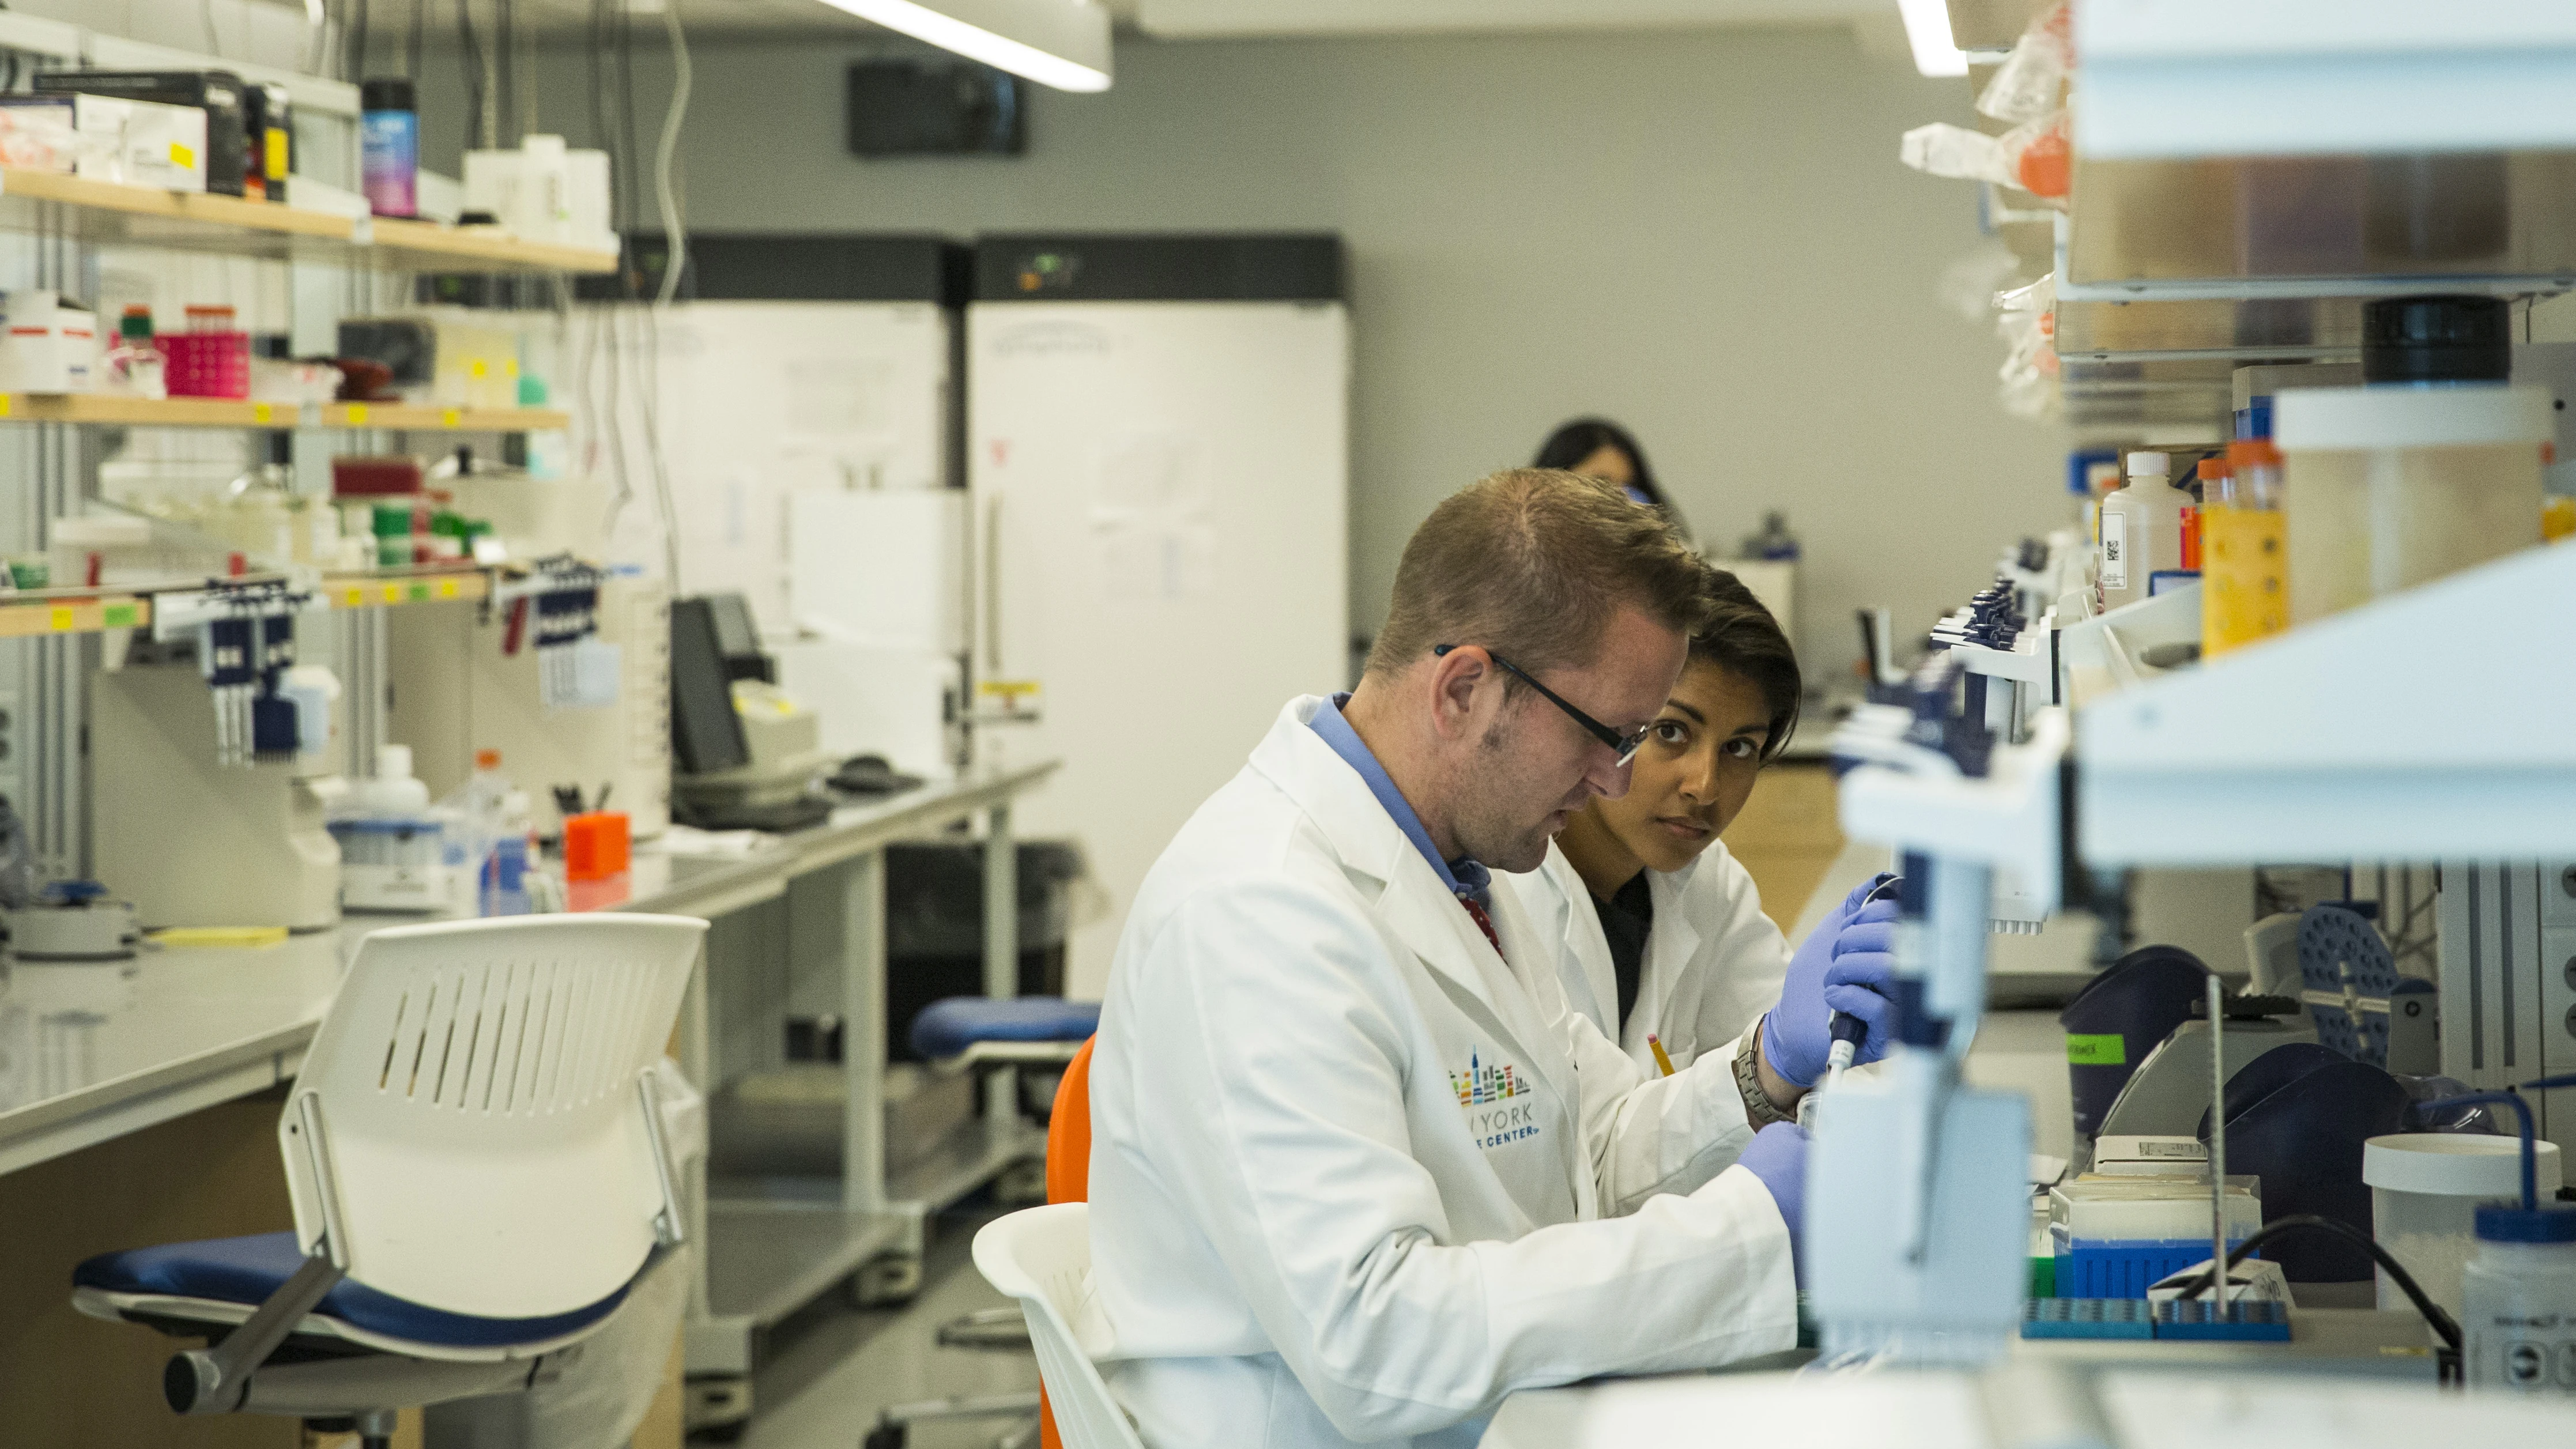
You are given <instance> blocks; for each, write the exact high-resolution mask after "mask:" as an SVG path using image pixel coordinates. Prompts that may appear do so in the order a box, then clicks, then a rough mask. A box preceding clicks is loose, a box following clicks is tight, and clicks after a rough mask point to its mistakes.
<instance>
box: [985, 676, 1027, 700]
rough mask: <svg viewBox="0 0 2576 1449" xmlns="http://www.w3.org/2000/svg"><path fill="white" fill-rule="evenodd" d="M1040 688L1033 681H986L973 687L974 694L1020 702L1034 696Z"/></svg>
mask: <svg viewBox="0 0 2576 1449" xmlns="http://www.w3.org/2000/svg"><path fill="white" fill-rule="evenodd" d="M1040 687H1041V686H1040V685H1039V684H1038V682H1037V681H1036V680H1034V679H987V680H983V681H981V682H980V683H978V684H977V685H976V686H975V692H976V693H978V694H986V695H992V696H994V697H995V698H999V699H1008V700H1020V699H1026V698H1029V697H1030V696H1032V695H1035V694H1036V693H1037V692H1038V690H1039V688H1040Z"/></svg>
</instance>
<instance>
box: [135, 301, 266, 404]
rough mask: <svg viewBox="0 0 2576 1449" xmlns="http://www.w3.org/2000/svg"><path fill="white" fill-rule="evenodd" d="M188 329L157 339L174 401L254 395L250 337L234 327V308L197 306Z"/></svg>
mask: <svg viewBox="0 0 2576 1449" xmlns="http://www.w3.org/2000/svg"><path fill="white" fill-rule="evenodd" d="M187 317H188V326H187V330H186V331H184V332H173V333H170V334H168V335H166V336H163V337H160V338H157V339H155V345H156V346H158V347H159V348H160V350H161V355H162V366H163V382H164V385H165V386H166V387H167V388H168V389H169V393H170V396H172V397H214V398H246V397H249V396H250V334H249V333H247V332H244V331H242V330H241V329H240V328H239V327H238V326H236V325H235V324H234V317H233V309H232V308H230V307H227V306H223V305H221V304H218V303H198V304H192V305H190V306H189V308H188V309H187Z"/></svg>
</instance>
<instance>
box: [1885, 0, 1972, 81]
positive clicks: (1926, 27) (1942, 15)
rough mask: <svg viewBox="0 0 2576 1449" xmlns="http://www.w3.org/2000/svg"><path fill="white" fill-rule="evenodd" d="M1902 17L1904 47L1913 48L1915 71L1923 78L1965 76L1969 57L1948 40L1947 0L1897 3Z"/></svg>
mask: <svg viewBox="0 0 2576 1449" xmlns="http://www.w3.org/2000/svg"><path fill="white" fill-rule="evenodd" d="M1896 9H1897V12H1898V13H1899V14H1901V15H1903V16H1904V17H1905V43H1906V44H1908V45H1910V46H1912V47H1914V68H1915V69H1916V70H1919V71H1921V72H1923V73H1924V74H1925V75H1936V76H1938V75H1966V74H1967V73H1968V53H1967V52H1966V51H1963V50H1961V49H1960V48H1959V45H1958V42H1956V41H1954V40H1952V39H1951V38H1950V3H1949V0H1896Z"/></svg>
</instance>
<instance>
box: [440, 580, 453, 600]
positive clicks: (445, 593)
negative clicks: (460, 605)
mask: <svg viewBox="0 0 2576 1449" xmlns="http://www.w3.org/2000/svg"><path fill="white" fill-rule="evenodd" d="M438 596H439V597H440V598H442V599H452V598H455V597H456V580H454V579H440V580H439V581H438Z"/></svg>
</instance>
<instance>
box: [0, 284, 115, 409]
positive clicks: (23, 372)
mask: <svg viewBox="0 0 2576 1449" xmlns="http://www.w3.org/2000/svg"><path fill="white" fill-rule="evenodd" d="M98 358H99V350H98V315H97V314H96V313H94V312H92V311H90V310H89V309H88V308H87V307H84V306H81V305H80V304H79V303H77V302H66V301H64V300H63V298H62V294H61V293H59V292H56V291H54V290H53V289H52V288H50V287H29V288H26V289H24V290H22V291H16V292H8V293H0V392H52V393H61V392H88V391H90V390H91V389H93V388H95V387H96V386H97V385H98V382H97V379H98Z"/></svg>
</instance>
